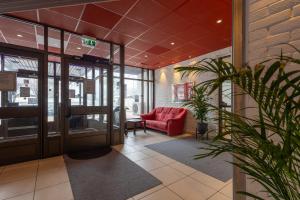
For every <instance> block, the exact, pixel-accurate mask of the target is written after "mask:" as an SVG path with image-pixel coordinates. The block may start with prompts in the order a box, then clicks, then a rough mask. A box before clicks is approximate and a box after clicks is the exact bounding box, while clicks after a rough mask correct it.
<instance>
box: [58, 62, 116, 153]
mask: <svg viewBox="0 0 300 200" xmlns="http://www.w3.org/2000/svg"><path fill="white" fill-rule="evenodd" d="M109 70H111V69H110V68H109V67H108V65H103V64H97V63H91V62H85V61H81V60H74V59H71V58H66V59H65V67H64V69H63V73H64V75H63V77H64V80H63V83H62V85H63V87H64V91H63V98H64V104H65V107H64V108H65V109H64V116H65V134H64V135H65V138H64V141H65V148H66V149H65V151H66V152H72V151H81V150H86V149H93V148H98V147H103V146H108V145H110V132H111V131H110V128H111V126H110V124H111V117H110V116H111V109H110V107H111V106H110V105H111V100H110V99H109V96H110V95H109V93H110V92H111V91H112V90H111V89H109V87H108V80H109V78H110V79H111V78H112V77H111V75H110V74H111V73H110V72H109ZM111 87H112V86H111Z"/></svg>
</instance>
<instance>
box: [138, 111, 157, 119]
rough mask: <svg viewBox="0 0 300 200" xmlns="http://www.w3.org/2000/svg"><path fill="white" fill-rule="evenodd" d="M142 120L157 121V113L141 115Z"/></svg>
mask: <svg viewBox="0 0 300 200" xmlns="http://www.w3.org/2000/svg"><path fill="white" fill-rule="evenodd" d="M141 118H142V120H154V119H155V111H152V112H150V113H148V114H141Z"/></svg>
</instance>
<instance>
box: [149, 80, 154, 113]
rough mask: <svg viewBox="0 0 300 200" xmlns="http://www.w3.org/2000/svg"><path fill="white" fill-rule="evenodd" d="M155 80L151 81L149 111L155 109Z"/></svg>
mask: <svg viewBox="0 0 300 200" xmlns="http://www.w3.org/2000/svg"><path fill="white" fill-rule="evenodd" d="M153 84H154V83H153V82H149V112H150V111H152V110H153V108H154V105H153V92H154V91H153Z"/></svg>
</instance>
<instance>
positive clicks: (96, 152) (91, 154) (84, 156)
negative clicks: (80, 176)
mask: <svg viewBox="0 0 300 200" xmlns="http://www.w3.org/2000/svg"><path fill="white" fill-rule="evenodd" d="M111 151H112V148H111V147H101V148H97V149H89V150H85V151H76V152H71V153H68V157H69V158H72V159H75V160H88V159H92V158H99V157H101V156H105V155H106V154H109V153H110V152H111Z"/></svg>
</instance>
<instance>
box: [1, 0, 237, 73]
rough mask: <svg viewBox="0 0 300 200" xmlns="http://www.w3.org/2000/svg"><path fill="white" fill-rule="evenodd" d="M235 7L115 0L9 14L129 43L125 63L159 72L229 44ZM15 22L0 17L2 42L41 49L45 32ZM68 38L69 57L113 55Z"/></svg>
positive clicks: (204, 0)
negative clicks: (39, 41) (41, 34)
mask: <svg viewBox="0 0 300 200" xmlns="http://www.w3.org/2000/svg"><path fill="white" fill-rule="evenodd" d="M231 6H232V5H231V0H218V1H213V0H201V1H200V0H114V1H106V2H100V3H94V4H85V5H74V6H67V7H58V8H49V9H39V10H33V11H24V12H18V13H10V14H11V15H13V16H17V17H21V18H26V19H30V20H33V21H37V22H41V23H45V24H49V25H53V26H56V27H60V28H63V29H66V30H70V31H73V32H77V33H79V34H84V35H89V36H92V37H97V38H101V39H104V40H109V41H114V42H116V43H121V44H124V45H126V48H125V59H126V60H125V62H126V64H128V65H134V66H141V67H148V68H159V67H163V66H166V65H169V64H172V63H176V62H179V61H183V60H186V59H189V58H192V57H196V56H199V55H202V54H205V53H208V52H212V51H215V50H218V49H221V48H225V47H228V46H230V45H231V27H232V22H231V18H232V17H231V15H232V14H231V13H232V10H231ZM219 19H222V23H220V24H217V23H216V21H217V20H219ZM8 23H10V24H9V25H8ZM15 23H16V24H11V21H10V22H7V21H5V20H4V19H3V18H2V19H0V41H7V42H11V41H13V43H18V42H19V43H23V45H26V46H30V47H34V48H37V47H39V46H40V45H37V38H36V35H37V34H38V33H37V32H42V30H39V29H37V28H36V27H35V26H32V27H24V25H23V26H22V24H18V22H15ZM8 27H13V28H10V29H9V28H8ZM16 27H17V28H16ZM16 31H17V33H16ZM16 34H22V35H23V37H22V38H18V37H16ZM49 35H51V33H49ZM53 35H55V34H53ZM56 35H57V34H56ZM50 37H51V36H50ZM54 38H55V37H54ZM65 38H66V40H67V41H68V43H67V47H66V49H67V52H68V53H72V54H75V55H80V54H81V55H82V54H83V53H88V54H91V55H98V56H105V55H108V52H109V51H108V50H107V48H108V47H107V46H105V47H104V45H99V46H97V47H96V48H95V49H89V48H86V47H81V49H78V46H80V45H81V43H80V38H79V37H75V36H74V35H72V37H68V36H67V37H65ZM172 42H174V43H175V44H174V45H172V44H171V43H172Z"/></svg>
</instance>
